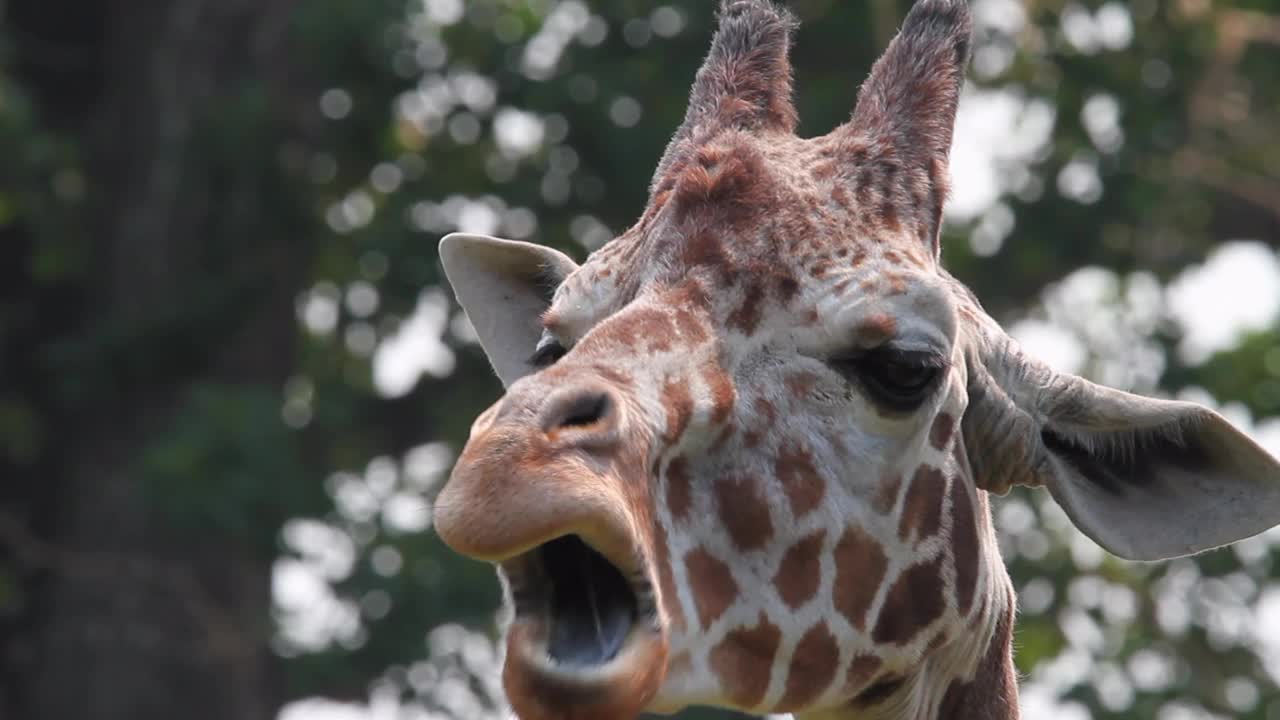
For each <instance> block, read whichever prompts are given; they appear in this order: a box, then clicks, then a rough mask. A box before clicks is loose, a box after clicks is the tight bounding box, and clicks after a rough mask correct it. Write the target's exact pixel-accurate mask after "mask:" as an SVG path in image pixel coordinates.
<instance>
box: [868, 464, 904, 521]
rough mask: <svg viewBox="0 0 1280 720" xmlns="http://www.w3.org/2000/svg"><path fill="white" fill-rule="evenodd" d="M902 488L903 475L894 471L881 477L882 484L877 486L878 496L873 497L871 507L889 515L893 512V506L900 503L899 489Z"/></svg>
mask: <svg viewBox="0 0 1280 720" xmlns="http://www.w3.org/2000/svg"><path fill="white" fill-rule="evenodd" d="M901 489H902V475H899V474H898V473H894V474H892V475H889V476H887V477H884V478H881V479H880V486H879V487H877V488H876V496H875V497H874V498H872V499H871V509H872V510H875V511H876V512H878V513H880V514H881V515H888V514H889V513H891V512H893V507H894V506H895V505H897V504H898V491H899V490H901Z"/></svg>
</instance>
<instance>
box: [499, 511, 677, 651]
mask: <svg viewBox="0 0 1280 720" xmlns="http://www.w3.org/2000/svg"><path fill="white" fill-rule="evenodd" d="M503 570H504V572H505V574H506V576H507V579H508V581H509V582H510V586H511V593H512V598H513V600H514V604H515V611H516V622H517V623H522V622H523V623H529V624H531V625H533V626H535V627H537V628H538V631H537V632H536V633H535V635H534V636H533V637H535V638H537V640H536V644H537V645H540V646H543V647H539V648H536V650H538V651H540V652H535V653H532V654H533V655H534V657H532V658H529V659H533V660H535V661H536V660H539V659H543V660H544V662H543V663H539V664H545V665H547V666H550V668H554V669H556V670H558V671H560V672H570V673H573V672H582V671H590V670H592V669H596V668H603V667H605V666H607V665H609V664H610V663H612V662H613V661H614V660H616V659H617V658H618V657H619V655H621V654H622V653H624V651H625V650H626V649H627V647H628V645H629V643H630V642H631V641H632V640H633V639H634V638H635V637H636V635H637V634H638V633H641V632H657V630H658V623H657V612H656V609H655V606H654V598H653V588H652V585H651V584H650V582H649V580H648V578H647V577H646V576H645V573H644V572H643V571H638V572H633V573H624V572H623V571H622V570H621V569H620V568H619V567H618V566H617V565H615V564H614V563H612V562H610V561H609V560H607V559H606V558H605V557H604V556H603V555H601V554H600V553H599V552H597V551H596V550H594V549H593V548H592V547H591V546H589V545H587V543H585V542H583V540H582V539H581V538H579V537H578V536H576V535H568V536H565V537H561V538H557V539H555V540H552V541H551V542H548V543H546V544H544V545H541V546H539V547H537V548H535V549H534V550H532V551H530V552H528V553H526V554H525V555H523V556H521V557H519V558H516V559H514V560H512V561H509V562H507V563H503ZM529 649H531V650H534V649H535V648H529ZM538 655H541V656H542V657H541V658H539V657H537V656H538ZM548 669H549V668H548Z"/></svg>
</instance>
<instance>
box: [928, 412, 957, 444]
mask: <svg viewBox="0 0 1280 720" xmlns="http://www.w3.org/2000/svg"><path fill="white" fill-rule="evenodd" d="M955 430H956V419H955V418H953V417H951V413H948V412H940V413H938V416H937V417H935V418H934V419H933V427H931V428H929V444H930V445H932V446H933V447H934V449H936V450H946V449H947V444H948V443H950V442H951V434H952V433H954V432H955Z"/></svg>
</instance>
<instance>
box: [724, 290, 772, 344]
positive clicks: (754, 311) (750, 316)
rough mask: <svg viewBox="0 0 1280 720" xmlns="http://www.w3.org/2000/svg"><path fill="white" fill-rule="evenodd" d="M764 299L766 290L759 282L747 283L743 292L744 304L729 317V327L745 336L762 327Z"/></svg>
mask: <svg viewBox="0 0 1280 720" xmlns="http://www.w3.org/2000/svg"><path fill="white" fill-rule="evenodd" d="M764 299H765V298H764V288H762V287H761V286H760V283H759V282H758V281H755V282H750V283H747V285H746V287H744V288H743V291H742V304H741V305H739V306H738V309H737V310H734V311H733V313H732V314H731V315H729V327H731V328H735V329H737V330H739V331H741V332H742V334H743V335H750V334H752V333H754V332H755V331H756V328H757V327H758V326H759V325H760V317H761V315H762V314H763V308H762V306H761V303H762V301H763V300H764Z"/></svg>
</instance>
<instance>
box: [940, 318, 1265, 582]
mask: <svg viewBox="0 0 1280 720" xmlns="http://www.w3.org/2000/svg"><path fill="white" fill-rule="evenodd" d="M1001 342H1002V343H1007V345H1005V346H1004V347H1003V348H1002V350H1001V351H1000V352H996V353H991V354H990V355H989V356H988V357H991V358H994V359H993V360H991V361H988V362H987V363H985V364H980V365H978V366H977V367H976V368H975V367H970V380H969V387H968V389H969V408H968V410H967V411H966V413H965V417H964V420H963V422H962V428H963V434H964V440H965V445H966V448H967V450H968V455H969V459H970V465H971V466H972V467H973V470H974V477H975V479H976V481H977V483H978V485H979V487H984V488H986V489H988V490H991V491H993V492H997V493H1003V492H1004V491H1007V490H1008V489H1009V487H1010V486H1011V485H1014V484H1024V485H1044V486H1046V487H1047V488H1048V490H1049V492H1050V493H1051V494H1052V495H1053V497H1054V499H1055V500H1057V502H1058V504H1059V505H1061V506H1062V508H1063V509H1064V510H1065V511H1066V513H1067V515H1068V516H1069V517H1070V518H1071V520H1072V522H1074V523H1075V525H1076V527H1078V528H1079V529H1080V530H1081V531H1082V532H1084V533H1085V534H1086V535H1088V536H1089V537H1091V538H1093V540H1094V541H1096V542H1097V543H1098V544H1099V545H1101V546H1102V547H1104V548H1106V549H1107V550H1109V551H1111V552H1112V553H1114V554H1116V555H1119V556H1120V557H1124V558H1129V559H1131V560H1161V559H1165V558H1171V557H1178V556H1182V555H1190V554H1193V553H1197V552H1201V551H1204V550H1209V549H1211V548H1215V547H1219V546H1221V545H1226V544H1228V543H1232V542H1235V541H1237V540H1242V539H1244V538H1247V537H1250V536H1252V535H1256V534H1258V533H1260V532H1262V531H1264V530H1267V529H1269V528H1271V527H1273V526H1275V525H1277V524H1280V464H1277V462H1276V460H1275V458H1273V457H1272V456H1271V455H1270V454H1269V453H1267V451H1266V450H1263V449H1262V448H1261V447H1259V446H1258V445H1257V444H1256V443H1255V442H1254V441H1253V440H1251V439H1249V438H1248V437H1247V436H1246V435H1244V433H1242V432H1240V431H1239V430H1237V429H1236V428H1235V427H1233V426H1232V425H1231V424H1230V423H1229V422H1227V421H1226V420H1225V419H1224V418H1223V417H1222V416H1221V415H1218V414H1217V413H1215V412H1213V411H1212V410H1210V409H1208V408H1206V407H1203V406H1200V405H1196V404H1194V403H1187V402H1173V401H1168V400H1157V399H1153V398H1147V397H1141V396H1138V395H1132V394H1130V393H1126V392H1121V391H1119V390H1113V389H1111V388H1106V387H1102V386H1099V385H1095V384H1093V383H1091V382H1088V381H1087V380H1084V379H1082V378H1079V377H1076V376H1074V375H1065V374H1060V373H1056V372H1054V371H1053V370H1051V369H1049V368H1048V367H1047V366H1045V365H1043V364H1042V363H1040V362H1039V361H1036V360H1034V359H1032V358H1029V357H1027V356H1026V355H1025V354H1023V353H1022V352H1021V351H1020V350H1019V349H1018V348H1017V347H1016V345H1014V343H1013V341H1012V340H1010V339H1008V338H1005V337H1002V338H1001Z"/></svg>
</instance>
